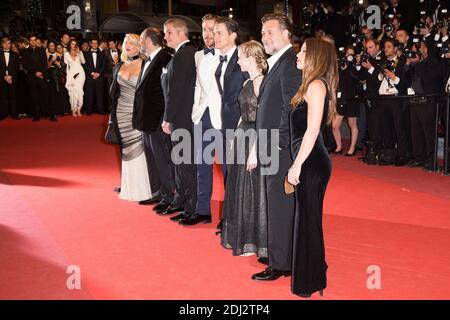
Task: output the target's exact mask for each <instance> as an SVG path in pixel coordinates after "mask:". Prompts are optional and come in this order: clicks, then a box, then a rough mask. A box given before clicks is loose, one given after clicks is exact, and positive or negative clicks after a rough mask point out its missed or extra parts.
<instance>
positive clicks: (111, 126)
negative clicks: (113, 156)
mask: <svg viewBox="0 0 450 320" xmlns="http://www.w3.org/2000/svg"><path fill="white" fill-rule="evenodd" d="M105 141H106V142H107V143H110V144H120V140H119V133H118V132H117V126H116V124H115V123H114V122H113V121H112V120H111V118H110V119H109V121H108V129H106V134H105Z"/></svg>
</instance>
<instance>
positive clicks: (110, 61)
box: [0, 33, 121, 121]
mask: <svg viewBox="0 0 450 320" xmlns="http://www.w3.org/2000/svg"><path fill="white" fill-rule="evenodd" d="M79 44H80V41H79V39H77V38H75V37H74V36H70V35H69V34H68V33H63V34H62V35H61V37H60V39H59V40H58V41H56V40H51V39H50V40H49V39H44V38H40V37H38V36H37V35H35V34H30V35H29V36H28V37H25V36H18V37H15V38H8V37H5V38H3V39H2V40H1V49H0V74H1V75H2V79H0V120H4V119H5V118H6V117H8V116H9V117H11V118H12V119H16V120H18V119H20V118H24V117H31V118H32V119H33V121H39V120H40V119H41V118H42V117H44V118H48V119H49V120H51V121H57V120H58V119H57V118H58V117H60V116H64V115H67V114H72V116H74V117H80V116H81V115H82V114H86V115H90V114H92V113H99V114H106V113H108V112H109V106H110V99H109V92H108V91H109V85H110V84H111V82H112V70H113V67H114V66H115V65H117V64H118V63H119V61H120V55H121V50H120V43H118V42H117V41H116V40H109V41H107V40H102V41H100V40H98V39H95V38H91V39H90V40H89V41H84V42H83V44H82V46H81V49H80V46H79ZM28 97H31V99H29V98H28Z"/></svg>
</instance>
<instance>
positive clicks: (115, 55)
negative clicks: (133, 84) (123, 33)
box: [109, 49, 119, 61]
mask: <svg viewBox="0 0 450 320" xmlns="http://www.w3.org/2000/svg"><path fill="white" fill-rule="evenodd" d="M114 50H115V51H113V50H112V49H110V50H109V52H110V53H111V57H112V58H113V61H116V60H118V57H119V54H118V52H117V49H114Z"/></svg>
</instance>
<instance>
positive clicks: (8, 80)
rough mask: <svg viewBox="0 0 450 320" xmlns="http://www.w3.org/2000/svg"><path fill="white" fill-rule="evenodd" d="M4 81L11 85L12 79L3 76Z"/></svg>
mask: <svg viewBox="0 0 450 320" xmlns="http://www.w3.org/2000/svg"><path fill="white" fill-rule="evenodd" d="M5 81H6V82H7V83H8V84H12V83H13V81H12V77H11V76H5Z"/></svg>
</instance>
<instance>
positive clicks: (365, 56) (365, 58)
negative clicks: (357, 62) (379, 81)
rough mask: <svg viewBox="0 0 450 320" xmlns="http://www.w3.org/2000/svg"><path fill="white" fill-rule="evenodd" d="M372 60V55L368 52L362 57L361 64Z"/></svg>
mask: <svg viewBox="0 0 450 320" xmlns="http://www.w3.org/2000/svg"><path fill="white" fill-rule="evenodd" d="M369 60H370V55H369V54H368V53H367V52H363V54H362V55H361V62H368V61H369Z"/></svg>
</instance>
